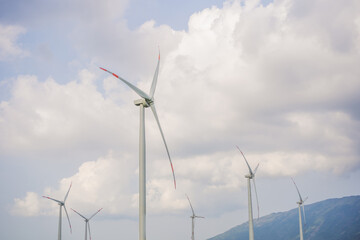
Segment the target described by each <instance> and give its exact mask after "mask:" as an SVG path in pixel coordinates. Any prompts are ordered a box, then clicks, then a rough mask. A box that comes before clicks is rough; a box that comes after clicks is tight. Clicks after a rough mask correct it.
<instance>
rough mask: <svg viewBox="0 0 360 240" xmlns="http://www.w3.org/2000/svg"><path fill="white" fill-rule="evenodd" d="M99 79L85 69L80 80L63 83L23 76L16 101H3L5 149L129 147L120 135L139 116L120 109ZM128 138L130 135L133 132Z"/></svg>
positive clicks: (0, 119) (0, 122)
mask: <svg viewBox="0 0 360 240" xmlns="http://www.w3.org/2000/svg"><path fill="white" fill-rule="evenodd" d="M94 77H95V76H94V75H93V74H92V73H91V72H89V71H87V70H83V71H81V72H80V73H79V78H78V80H74V81H71V82H69V83H67V84H64V85H62V84H59V83H57V82H56V81H55V80H54V79H52V78H49V79H47V80H45V81H44V82H40V81H38V79H37V77H36V76H19V77H18V78H17V79H16V80H15V83H14V86H13V89H12V97H11V99H9V100H8V101H3V102H1V105H0V106H1V108H0V109H1V111H0V129H1V132H2V136H1V138H0V149H1V151H2V153H3V154H7V155H9V156H11V155H15V156H16V155H18V154H21V155H27V154H30V155H34V154H39V155H43V154H45V155H48V154H49V155H53V154H54V153H59V154H61V153H62V152H67V151H69V150H70V149H73V150H74V151H75V149H76V151H79V150H80V151H81V149H83V150H84V151H85V149H93V150H96V149H97V150H104V151H107V150H108V149H109V148H111V145H113V144H112V142H113V143H114V142H117V143H119V144H120V145H122V143H123V146H124V147H125V146H126V142H124V140H121V139H118V136H120V135H121V134H126V132H127V131H128V130H127V129H129V128H128V127H127V126H131V125H133V122H134V119H131V118H125V117H124V116H125V115H127V112H126V109H127V108H126V107H125V108H120V107H119V106H118V105H116V104H115V103H114V102H113V101H112V100H111V99H110V98H107V97H106V96H104V95H103V94H102V93H101V92H99V91H98V90H97V88H96V85H95V80H94ZM107 88H109V87H107ZM108 91H109V89H108ZM99 126H102V127H101V129H99ZM121 126H123V127H121ZM119 127H120V128H119ZM121 128H123V129H122V130H120V129H121ZM119 130H120V131H121V134H120V133H119V132H118V131H119ZM117 133H119V134H117ZM110 136H113V137H110ZM127 136H128V137H129V138H131V136H132V134H127ZM135 136H136V134H135ZM135 136H134V137H135ZM121 142H122V143H121ZM86 151H88V150H86Z"/></svg>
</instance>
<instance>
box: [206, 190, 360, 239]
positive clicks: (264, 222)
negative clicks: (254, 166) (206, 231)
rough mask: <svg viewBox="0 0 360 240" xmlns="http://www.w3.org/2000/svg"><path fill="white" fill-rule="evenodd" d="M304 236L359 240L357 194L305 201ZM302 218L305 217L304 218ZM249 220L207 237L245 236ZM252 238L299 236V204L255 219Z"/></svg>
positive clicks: (240, 237) (289, 237)
mask: <svg viewBox="0 0 360 240" xmlns="http://www.w3.org/2000/svg"><path fill="white" fill-rule="evenodd" d="M305 212H306V224H304V225H303V232H304V239H306V240H315V239H316V240H340V239H341V240H360V196H347V197H342V198H330V199H326V200H323V201H320V202H316V203H312V204H309V205H305ZM303 222H304V218H303ZM248 226H249V225H248V222H245V223H243V224H241V225H237V226H235V227H233V228H231V229H229V230H228V231H226V232H224V233H221V234H219V235H216V236H214V237H212V238H209V239H208V240H247V239H249V236H248V234H249V229H248ZM254 233H255V234H254V235H255V239H267V240H275V239H276V240H296V239H299V215H298V208H294V209H291V210H289V211H285V212H276V213H271V214H269V215H266V216H263V217H261V218H259V219H258V220H254Z"/></svg>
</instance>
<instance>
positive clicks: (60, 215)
mask: <svg viewBox="0 0 360 240" xmlns="http://www.w3.org/2000/svg"><path fill="white" fill-rule="evenodd" d="M71 185H72V184H70V187H69V190H68V191H67V193H66V195H65V198H64V201H60V200H57V199H54V198H51V197H46V196H43V197H44V198H47V199H50V200H53V201H55V202H57V203H58V204H59V206H60V211H59V228H58V240H61V219H62V207H64V210H65V213H66V217H67V219H68V222H69V226H70V233H71V232H72V230H71V223H70V219H69V215H68V212H67V211H66V207H65V201H66V199H67V197H68V195H69V192H70V188H71Z"/></svg>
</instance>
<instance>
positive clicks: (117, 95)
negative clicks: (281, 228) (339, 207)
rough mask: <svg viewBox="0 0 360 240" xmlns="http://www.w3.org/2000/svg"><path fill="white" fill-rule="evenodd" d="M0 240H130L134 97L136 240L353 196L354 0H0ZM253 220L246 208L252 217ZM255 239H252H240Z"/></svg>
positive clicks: (357, 135) (357, 172) (357, 81)
mask: <svg viewBox="0 0 360 240" xmlns="http://www.w3.org/2000/svg"><path fill="white" fill-rule="evenodd" d="M0 6H1V7H0V190H1V197H0V207H1V212H2V214H1V215H0V238H1V239H25V238H26V239H29V240H38V239H55V238H56V237H57V224H58V218H57V216H58V205H57V204H56V203H55V202H53V201H50V200H48V199H44V198H42V196H43V195H47V196H51V197H53V198H55V199H60V200H62V199H63V198H64V196H65V194H66V191H67V190H68V188H69V186H70V183H71V182H72V188H71V191H70V193H69V197H68V200H67V209H68V211H69V215H70V220H71V223H72V225H73V233H72V234H70V232H69V227H68V225H67V223H66V221H65V220H66V219H65V218H64V219H63V220H64V221H63V239H79V238H81V237H83V234H84V222H83V220H82V219H81V218H80V217H79V216H78V215H76V214H74V213H73V212H72V211H71V210H70V208H74V209H75V210H77V211H79V212H80V213H82V214H84V215H85V216H90V215H91V214H92V213H94V212H95V211H97V210H98V209H99V208H103V210H102V211H101V212H100V213H99V214H98V215H97V216H96V217H94V218H93V219H92V221H91V222H90V223H91V230H92V237H93V239H95V240H96V239H102V240H113V239H129V240H135V239H138V141H139V140H138V135H139V132H138V131H139V108H138V107H136V106H135V105H134V100H136V99H138V98H139V97H138V96H137V95H136V94H135V93H134V92H132V91H131V90H130V89H129V88H128V87H127V86H126V85H125V84H123V83H122V82H120V81H119V80H117V79H116V78H114V77H113V76H111V75H109V74H107V73H105V72H103V71H101V70H100V69H99V68H98V67H105V68H107V69H109V70H111V71H113V72H115V73H116V74H118V75H120V76H122V77H123V78H125V79H127V80H128V81H130V82H132V83H133V84H135V85H136V86H138V87H139V88H141V89H143V90H144V91H145V92H148V91H149V89H150V85H151V81H152V78H153V74H154V71H155V68H156V64H157V59H158V58H157V57H158V51H159V50H158V49H159V48H160V51H161V62H160V71H159V79H158V85H157V88H156V92H155V98H156V104H157V111H158V116H159V119H160V122H161V124H162V128H163V131H164V134H165V138H166V140H167V143H168V146H169V150H170V154H171V156H172V160H173V164H174V169H175V175H176V178H177V189H176V190H175V189H174V187H173V182H172V174H171V167H170V165H169V162H168V159H167V155H166V151H165V147H164V145H163V142H162V139H161V135H160V132H159V130H158V128H157V125H156V122H155V119H154V117H153V115H152V113H151V111H149V109H147V110H146V144H147V238H148V239H173V240H183V239H190V236H191V219H190V218H189V216H190V214H191V210H190V208H189V204H188V202H187V199H186V196H185V194H188V195H189V197H190V199H191V200H192V204H193V206H194V208H195V212H196V213H197V214H198V215H201V216H204V217H205V218H204V219H197V221H196V231H195V234H196V238H197V239H207V238H210V237H213V236H215V235H217V234H220V233H222V232H224V231H226V230H228V229H229V228H232V227H234V226H236V225H239V224H241V223H243V222H246V221H247V188H246V179H245V177H244V175H245V174H247V166H246V164H245V162H244V160H243V158H242V157H241V155H240V153H239V151H238V150H237V149H236V145H238V146H239V147H240V148H241V149H242V151H243V152H244V153H245V155H246V157H247V159H248V161H249V164H250V165H251V166H252V167H255V166H256V164H258V163H260V166H259V169H258V172H257V175H256V184H257V191H258V196H259V203H260V216H264V215H266V214H269V213H272V212H278V211H287V210H290V209H292V208H295V207H296V201H297V200H298V196H297V193H296V189H295V188H294V185H293V183H292V182H291V179H290V177H293V178H294V179H295V181H296V182H297V184H298V187H299V189H300V191H301V193H302V194H303V196H308V197H309V198H308V201H307V203H309V204H310V203H313V202H317V201H321V200H325V199H327V198H339V197H343V196H349V195H359V194H360V188H359V184H358V183H359V182H360V158H359V157H360V151H359V145H360V108H359V106H360V94H359V91H360V78H359V76H360V68H359V66H360V15H359V12H360V2H359V1H358V0H347V1H335V0H331V1H326V0H301V1H300V0H298V1H296V0H274V1H269V0H267V1H258V0H247V1H240V0H239V1H220V0H211V1H210V0H201V1H190V0H186V1H178V0H176V1H165V0H153V1H144V0H133V1H127V0H120V1H119V0H103V1H101V2H99V1H93V0H91V1H85V0H75V1H74V0H71V1H70V0H64V1H55V0H54V1H47V0H31V1H28V0H16V1H10V0H1V1H0ZM254 214H255V215H256V214H257V213H256V210H255V212H254ZM255 235H256V229H255Z"/></svg>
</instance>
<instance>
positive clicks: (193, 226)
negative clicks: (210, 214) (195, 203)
mask: <svg viewBox="0 0 360 240" xmlns="http://www.w3.org/2000/svg"><path fill="white" fill-rule="evenodd" d="M186 197H187V199H188V201H189V204H190V207H191V211H192V215H191V216H190V218H191V227H192V228H191V240H195V235H194V229H195V218H204V217H201V216H197V215H196V214H195V212H194V208H193V207H192V205H191V202H190V199H189V196H188V195H186Z"/></svg>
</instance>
